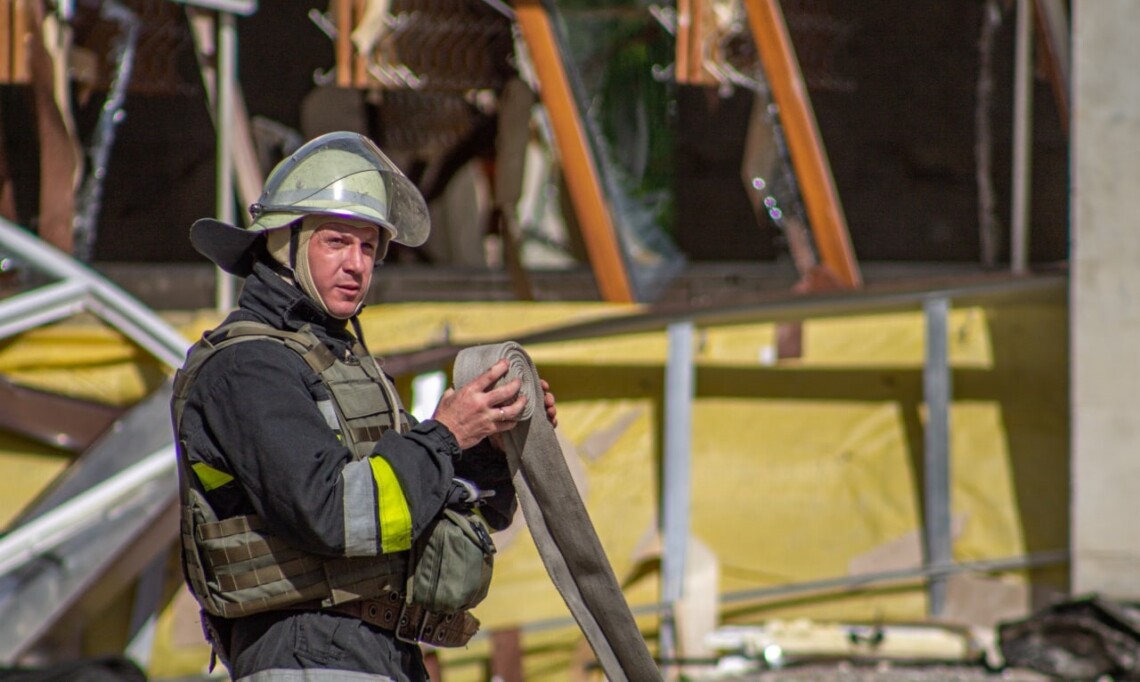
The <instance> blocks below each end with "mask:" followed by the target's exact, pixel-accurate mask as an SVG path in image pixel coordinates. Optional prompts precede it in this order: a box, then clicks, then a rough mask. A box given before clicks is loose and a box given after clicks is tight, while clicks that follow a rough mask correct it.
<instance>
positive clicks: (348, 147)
mask: <svg viewBox="0 0 1140 682" xmlns="http://www.w3.org/2000/svg"><path fill="white" fill-rule="evenodd" d="M251 210H252V211H254V217H255V218H256V219H257V220H258V222H260V221H261V216H263V215H266V214H274V213H278V214H291V215H307V214H312V213H328V214H332V215H339V216H343V217H346V218H355V219H357V220H364V221H367V222H370V223H375V224H376V225H378V226H380V227H383V228H384V229H386V230H388V232H390V233H391V235H392V241H394V242H397V243H400V244H405V245H407V246H419V245H421V244H423V243H424V242H425V241H427V238H428V234H429V233H430V231H431V220H430V218H429V217H428V211H427V205H426V204H425V203H424V199H423V196H422V195H421V194H420V192H419V190H418V189H416V186H415V185H414V184H413V183H412V181H410V180H408V178H407V177H405V176H404V174H403V173H401V172H400V170H399V168H397V167H396V165H395V164H394V163H392V161H391V160H390V159H389V158H388V157H387V156H385V155H384V153H383V152H382V151H380V149H379V148H378V147H377V146H376V145H375V144H373V143H372V141H371V140H369V139H368V138H366V137H363V136H361V135H358V134H356V133H331V134H329V135H324V136H322V137H318V138H316V139H315V140H313V141H311V142H309V143H308V144H306V145H304V146H303V147H301V148H300V149H298V150H297V151H296V152H295V153H294V154H293V155H292V156H290V157H289V158H287V159H285V160H284V161H282V162H281V164H280V165H278V167H277V168H276V169H274V171H273V173H271V174H270V177H269V179H268V182H267V183H266V186H265V192H264V193H263V194H262V196H261V200H260V201H259V202H258V203H257V204H255V205H254V206H253V207H252V209H251ZM266 217H268V215H266ZM266 227H268V225H267V226H266Z"/></svg>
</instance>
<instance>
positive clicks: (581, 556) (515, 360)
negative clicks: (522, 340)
mask: <svg viewBox="0 0 1140 682" xmlns="http://www.w3.org/2000/svg"><path fill="white" fill-rule="evenodd" d="M504 358H505V359H506V360H507V361H508V362H509V363H510V370H509V371H508V372H507V375H506V376H505V377H504V378H503V379H502V380H501V381H502V382H504V383H505V382H507V381H511V380H513V379H515V378H519V379H522V389H521V393H522V394H523V395H525V396H526V408H525V409H524V410H523V413H522V415H521V416H520V417H519V423H518V425H517V426H516V427H515V428H513V429H511V430H510V431H507V432H506V433H504V434H503V435H504V438H503V442H504V445H505V446H506V449H507V461H508V463H509V465H510V469H511V475H512V478H513V480H514V484H515V491H516V493H517V494H518V498H519V503H520V505H521V506H522V510H523V516H524V517H525V518H526V522H527V527H528V528H529V529H530V534H531V536H532V537H533V538H534V542H535V545H536V546H537V547H538V553H539V555H540V556H541V557H542V561H543V563H544V564H545V565H546V571H547V573H548V574H549V575H550V578H551V580H553V582H554V586H555V587H556V588H558V591H559V593H560V594H561V595H562V599H563V600H564V601H565V602H566V605H567V606H568V607H569V608H570V613H571V614H572V615H573V616H574V619H575V620H576V621H577V622H578V626H579V627H580V628H581V629H582V632H583V634H585V635H586V640H587V641H588V642H589V643H590V646H591V647H592V648H593V650H594V654H595V655H596V656H597V657H598V661H599V663H601V665H602V669H603V670H604V671H605V674H606V677H607V678H608V679H609V680H611V681H612V682H651V681H660V680H661V679H662V678H661V672H660V670H658V668H657V664H656V663H655V662H654V661H653V657H652V656H651V655H650V653H649V649H648V647H647V646H646V644H645V639H644V638H643V637H642V636H641V631H640V630H638V628H637V623H636V622H635V621H634V619H633V613H632V612H631V611H630V609H629V605H628V604H627V603H626V601H625V595H624V594H622V591H621V587H619V586H618V582H617V578H616V577H614V572H613V568H612V567H611V566H610V564H609V561H608V560H607V559H606V554H605V551H604V550H603V549H602V544H601V542H600V541H599V540H598V536H597V533H596V532H595V531H594V525H593V523H591V522H590V517H589V515H588V514H587V512H586V507H585V505H584V504H583V503H582V498H581V497H580V496H579V495H578V489H577V488H576V487H575V485H574V480H573V478H571V476H570V470H569V469H568V468H567V467H566V460H565V458H564V457H563V454H562V448H561V447H560V446H559V445H558V439H557V437H556V436H555V435H554V428H553V427H552V426H551V425H550V422H549V421H548V420H547V419H546V415H545V410H544V408H543V395H542V386H541V384H540V383H539V378H538V371H537V370H536V369H535V367H534V363H533V362H532V361H531V359H530V356H529V355H527V353H526V351H525V350H523V348H522V346H520V345H518V344H517V343H514V342H511V341H508V342H506V343H501V344H495V345H487V346H475V347H473V348H467V349H464V350H463V351H461V352H460V353H459V355H458V356H457V357H456V359H455V370H454V379H455V385H456V387H460V386H463V385H464V384H466V383H468V382H470V381H471V380H472V379H474V378H475V377H477V376H479V375H480V374H482V373H483V372H485V371H486V370H487V368H489V367H490V366H491V365H493V364H495V363H496V362H498V361H499V360H501V359H504Z"/></svg>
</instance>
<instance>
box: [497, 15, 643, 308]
mask: <svg viewBox="0 0 1140 682" xmlns="http://www.w3.org/2000/svg"><path fill="white" fill-rule="evenodd" d="M515 18H516V21H517V22H518V25H519V27H520V28H521V29H522V34H523V40H524V41H525V42H526V45H527V49H529V50H530V57H531V61H532V62H533V64H534V68H535V72H536V73H537V75H538V87H539V96H540V97H541V99H542V103H543V105H544V106H545V107H546V111H547V114H548V115H549V116H550V123H551V127H552V128H553V130H554V140H555V143H556V146H557V147H558V154H559V158H560V159H561V161H562V171H563V173H564V175H565V178H566V186H567V188H568V190H569V193H570V201H571V203H572V204H573V205H574V211H575V213H576V214H577V216H578V223H579V225H580V226H581V231H582V238H583V240H584V241H585V243H586V252H587V254H588V255H589V258H590V266H591V267H592V268H593V271H594V277H595V279H596V280H597V282H598V291H600V292H601V295H602V299H603V300H606V301H610V302H615V303H632V302H634V300H635V299H634V293H633V288H632V286H631V283H630V279H629V273H628V272H627V271H626V266H625V261H624V258H623V255H622V247H621V244H620V243H619V241H618V235H617V232H616V230H615V227H614V224H613V217H612V216H611V215H610V208H609V205H608V204H607V202H606V197H605V194H604V193H603V191H602V185H601V181H600V179H599V177H598V172H597V167H596V165H595V160H594V158H593V154H592V153H591V151H590V144H589V141H588V140H587V139H586V133H585V127H584V126H583V124H582V120H581V118H580V115H579V112H578V108H577V106H576V105H575V103H574V97H573V94H572V92H571V90H570V82H569V80H568V79H567V76H566V71H565V68H564V66H563V63H562V55H561V53H560V52H559V49H558V43H557V41H556V40H555V37H554V31H553V28H552V27H551V24H550V17H549V15H547V13H546V9H545V8H544V7H543V6H542V2H541V0H519V2H517V3H516V4H515Z"/></svg>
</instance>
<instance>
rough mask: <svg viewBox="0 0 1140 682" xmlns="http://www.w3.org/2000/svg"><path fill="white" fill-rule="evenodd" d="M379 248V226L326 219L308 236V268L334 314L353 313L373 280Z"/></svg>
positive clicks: (336, 315) (345, 314)
mask: <svg viewBox="0 0 1140 682" xmlns="http://www.w3.org/2000/svg"><path fill="white" fill-rule="evenodd" d="M379 248H380V230H379V229H378V228H374V227H357V226H355V225H349V224H347V223H344V222H339V221H337V220H336V219H329V220H327V221H326V222H324V223H322V224H321V225H320V226H318V227H317V229H316V230H314V231H313V236H312V238H311V239H310V240H309V248H308V251H309V272H310V273H311V274H312V276H313V284H314V285H315V286H316V288H317V293H318V294H319V295H320V297H321V300H322V301H324V303H325V307H327V308H328V310H329V312H330V313H332V315H333V316H335V317H338V318H341V319H346V318H349V317H351V316H352V315H354V314H355V313H356V309H357V308H358V307H359V306H360V302H361V301H363V300H364V296H365V294H367V293H368V286H369V285H370V284H371V283H372V267H373V266H374V265H375V263H376V254H377V252H378V251H379Z"/></svg>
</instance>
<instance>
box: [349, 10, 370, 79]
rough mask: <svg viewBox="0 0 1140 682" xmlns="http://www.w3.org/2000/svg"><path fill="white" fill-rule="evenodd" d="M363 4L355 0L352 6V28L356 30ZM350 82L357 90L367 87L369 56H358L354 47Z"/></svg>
mask: <svg viewBox="0 0 1140 682" xmlns="http://www.w3.org/2000/svg"><path fill="white" fill-rule="evenodd" d="M364 10H365V3H364V0H355V2H354V3H353V6H352V27H353V28H354V29H355V28H356V22H358V21H360V19H361V17H363V16H364ZM350 37H351V36H350ZM352 53H353V55H354V56H353V59H352V82H353V83H354V84H355V85H356V87H358V88H366V87H368V81H369V78H368V59H369V55H366V54H360V53H359V52H357V51H356V46H355V45H353V46H352Z"/></svg>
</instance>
